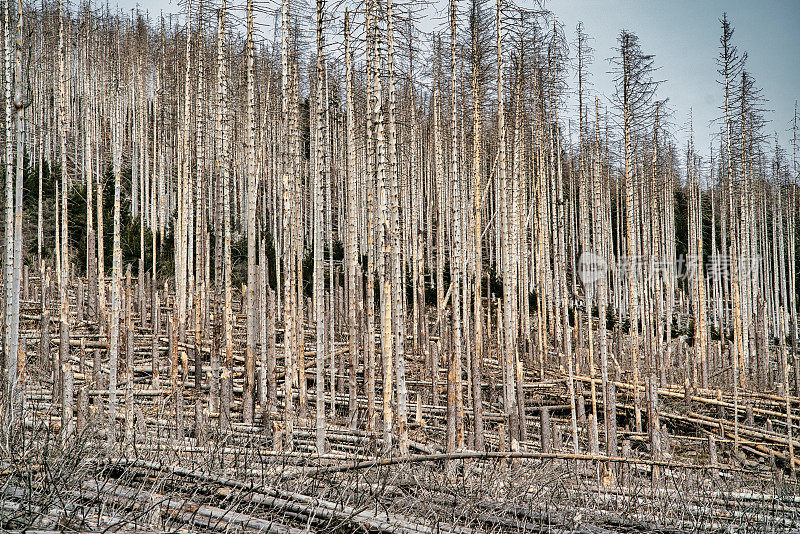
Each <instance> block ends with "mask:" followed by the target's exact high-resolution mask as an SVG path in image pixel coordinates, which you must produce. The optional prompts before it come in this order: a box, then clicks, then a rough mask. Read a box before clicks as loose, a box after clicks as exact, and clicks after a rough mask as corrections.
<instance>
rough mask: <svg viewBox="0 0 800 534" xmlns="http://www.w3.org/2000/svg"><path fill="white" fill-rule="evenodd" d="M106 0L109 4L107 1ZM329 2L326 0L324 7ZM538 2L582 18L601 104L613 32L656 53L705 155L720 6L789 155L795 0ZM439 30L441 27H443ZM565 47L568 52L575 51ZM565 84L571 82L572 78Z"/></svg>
mask: <svg viewBox="0 0 800 534" xmlns="http://www.w3.org/2000/svg"><path fill="white" fill-rule="evenodd" d="M294 1H295V0H293V3H294ZM300 1H301V2H302V1H303V0H300ZM395 1H396V3H397V0H395ZM110 2H111V5H112V7H113V5H114V0H110ZM305 3H306V4H312V5H313V0H305ZM335 3H336V2H334V1H333V0H328V5H331V6H332V5H334V4H335ZM490 3H491V2H490ZM239 4H241V6H240V5H239ZM244 4H245V0H241V1H236V0H229V5H231V6H232V7H238V8H241V7H243V5H244ZM433 4H434V5H433V6H432V7H428V8H426V9H427V11H428V12H430V13H431V14H430V15H428V14H426V13H423V14H422V15H421V16H420V19H421V22H420V26H421V27H422V28H423V29H425V30H431V29H436V28H435V27H436V25H437V24H443V23H444V19H443V17H437V16H435V15H433V14H432V13H433V12H437V13H439V14H440V15H443V14H445V13H446V12H447V11H446V9H447V7H446V6H447V3H446V1H444V0H439V1H436V2H433ZM465 4H466V3H465ZM519 4H521V5H523V6H524V5H526V4H528V5H531V6H532V5H533V3H532V0H519ZM118 5H119V7H120V8H122V9H124V10H129V9H131V8H133V7H135V6H137V5H138V6H139V8H140V9H142V10H148V11H149V12H150V15H151V17H152V16H158V14H159V13H160V12H162V11H163V12H164V13H170V12H172V13H176V12H177V13H179V12H180V11H181V10H182V9H185V7H184V8H182V7H181V5H180V4H179V3H178V0H169V1H160V2H159V1H157V0H138V1H136V0H118ZM256 5H257V6H261V7H262V8H265V9H269V10H272V9H275V8H276V7H277V6H278V3H277V2H276V1H274V0H270V1H268V2H265V1H263V0H256ZM545 7H546V8H547V9H548V10H550V11H552V12H553V13H554V14H555V15H556V16H557V17H558V18H559V20H560V21H561V22H562V23H563V25H564V31H565V33H566V36H567V40H568V41H569V42H570V43H573V42H574V39H575V26H576V24H577V23H578V21H582V22H583V24H584V28H585V32H586V34H587V35H588V36H589V37H590V39H591V41H590V44H591V46H592V47H593V48H594V50H595V52H594V56H595V59H594V64H593V65H592V66H591V69H590V71H591V81H592V83H593V85H594V87H593V89H594V90H595V91H596V92H597V93H599V94H600V95H601V102H602V101H603V100H604V99H605V101H606V103H608V100H607V97H608V96H609V95H611V94H612V92H613V82H612V76H611V74H609V71H610V68H611V67H610V64H609V62H608V61H607V59H608V58H610V57H611V56H613V55H614V53H615V52H614V47H615V46H616V40H617V37H618V36H619V33H620V30H622V29H626V30H629V31H631V32H633V33H635V34H637V35H638V36H639V40H640V45H641V48H642V50H643V51H644V52H645V53H648V54H653V55H654V56H655V61H654V66H656V67H658V68H659V70H658V71H657V72H656V74H655V77H656V78H657V79H659V80H664V83H662V84H661V87H660V89H659V91H658V95H657V98H659V99H664V98H668V99H669V104H668V105H669V107H670V108H671V109H672V110H673V116H672V119H671V122H672V125H673V126H672V128H671V130H672V132H673V133H674V134H675V138H676V140H677V141H678V142H679V143H680V149H681V151H682V152H683V150H684V147H685V146H686V140H687V138H688V119H689V111H690V109H691V110H692V115H693V117H694V133H695V146H696V150H697V152H698V153H700V154H701V155H703V156H704V158H706V159H707V156H708V152H709V145H710V143H712V142H713V143H714V150H715V152H716V151H717V149H718V145H719V142H718V141H714V140H713V139H714V138H713V134H714V133H715V132H717V131H718V127H717V126H716V125H714V124H711V121H713V120H714V119H715V118H717V117H719V116H720V115H721V112H720V110H719V106H720V103H721V100H722V90H721V87H720V85H719V84H718V83H717V77H718V75H717V72H716V69H717V65H716V58H717V57H718V54H719V36H720V23H719V19H720V18H721V17H722V13H723V12H724V11H725V12H727V14H728V19H729V20H730V21H731V23H732V24H733V27H734V29H735V33H734V43H735V44H736V46H737V47H738V48H739V51H740V52H745V51H746V52H747V54H748V60H747V65H746V68H747V70H748V71H749V72H750V73H751V74H752V75H753V77H754V78H755V81H756V85H757V86H758V87H760V88H762V89H763V96H764V97H765V98H766V99H767V102H766V104H765V106H764V107H765V108H767V109H768V110H771V111H769V112H767V114H766V118H767V120H768V121H769V122H768V124H767V126H766V130H765V132H766V133H767V134H768V135H769V136H770V137H771V136H772V135H773V134H774V133H775V132H777V134H778V137H779V141H780V143H781V145H782V147H783V148H784V150H785V151H786V152H787V153H788V154H789V155H790V156H791V146H790V140H791V133H790V132H789V131H788V130H789V129H790V127H791V121H792V117H793V115H794V106H795V101H796V100H798V99H800V66H799V63H798V55H800V0H762V1H760V2H753V1H751V0H728V1H723V0H667V1H664V0H661V1H658V2H656V1H637V0H550V1H547V2H546V4H545ZM263 20H266V18H264V19H263ZM439 29H441V30H445V28H444V27H442V28H439ZM266 33H267V34H269V33H270V32H269V31H267V32H266ZM571 53H572V54H573V55H574V53H575V51H574V49H573V50H571ZM570 83H571V85H573V86H574V85H576V84H577V82H576V80H575V79H573V80H571V81H570ZM568 105H569V107H570V108H571V109H570V110H569V113H567V114H566V116H569V115H576V114H577V113H576V111H575V110H574V109H572V108H575V107H577V104H575V103H574V102H572V101H570V102H568Z"/></svg>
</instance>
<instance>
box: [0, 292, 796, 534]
mask: <svg viewBox="0 0 800 534" xmlns="http://www.w3.org/2000/svg"><path fill="white" fill-rule="evenodd" d="M54 300H55V299H54ZM73 309H74V308H73ZM53 311H54V312H57V310H55V309H54V310H53ZM237 317H238V320H237V323H236V324H237V330H236V333H235V339H236V340H237V342H238V343H239V345H241V340H242V338H243V325H244V316H242V315H240V314H238V315H237ZM73 319H74V321H73V327H72V328H71V331H70V345H71V351H70V364H71V368H72V369H73V370H74V373H73V379H74V390H75V391H76V398H75V399H73V405H74V412H75V422H74V432H73V433H72V434H71V435H70V436H69V437H66V438H65V436H64V432H63V429H62V425H61V421H62V407H61V403H60V399H58V397H57V395H56V396H54V395H53V379H52V376H53V373H52V369H53V361H52V360H53V359H54V358H56V359H57V357H58V356H57V354H58V332H57V328H51V331H50V337H49V340H45V341H44V344H42V340H41V339H40V338H41V333H42V313H41V306H40V305H39V304H38V303H37V302H35V301H26V302H25V306H24V309H23V314H22V339H23V340H24V343H23V347H24V348H25V349H26V367H25V381H24V389H25V405H24V424H22V425H20V427H19V428H21V430H20V431H18V432H15V433H14V435H12V436H11V438H10V440H9V442H8V443H5V444H3V445H2V452H1V453H0V464H1V465H0V529H2V530H4V531H5V530H20V531H22V530H25V531H32V530H38V531H70V532H98V533H99V532H128V531H137V532H156V531H157V532H163V531H169V532H189V531H202V532H272V533H300V532H383V533H438V532H453V533H467V532H552V533H567V532H576V533H587V534H588V533H592V534H601V533H607V532H676V533H677V532H786V531H793V530H794V531H800V493H799V492H798V491H797V490H798V486H797V485H796V483H795V481H794V480H793V478H792V477H791V475H790V472H789V469H787V462H786V460H787V458H788V454H787V445H788V441H787V438H786V436H785V433H784V434H781V433H780V432H778V431H774V432H773V430H772V428H773V427H772V425H773V424H775V425H778V424H780V420H781V417H783V421H784V422H785V417H786V416H785V397H778V396H775V395H772V394H768V393H764V392H755V391H746V392H742V393H741V397H740V398H741V399H742V400H741V403H740V404H739V406H737V408H739V409H740V417H739V418H736V420H735V419H734V417H733V410H732V409H731V407H732V406H734V404H733V402H734V400H733V399H731V395H729V394H726V395H722V394H721V393H717V394H715V392H714V391H713V390H693V391H691V392H690V393H691V394H690V395H689V396H688V397H687V396H686V392H685V391H684V390H683V388H678V387H664V388H659V390H658V396H659V417H660V420H661V422H662V423H663V427H662V429H663V433H662V435H661V443H662V450H661V451H658V454H656V455H654V454H653V451H652V450H651V446H650V443H651V442H650V438H649V437H648V434H647V433H646V432H635V431H633V430H631V429H630V428H631V427H632V426H633V425H632V423H630V421H631V420H632V419H633V418H632V411H633V406H632V404H633V399H632V397H633V395H632V394H631V391H632V386H631V385H630V384H629V383H627V382H626V381H625V380H624V378H625V377H622V378H623V380H621V381H619V382H617V387H616V392H617V393H616V395H617V413H618V421H619V423H620V425H619V427H620V429H619V431H618V438H619V440H620V442H621V447H620V449H621V452H620V454H619V455H618V456H613V457H608V456H604V455H602V454H600V452H599V451H603V450H605V447H604V443H605V441H604V440H605V438H604V429H603V428H602V427H603V425H602V424H601V425H600V427H601V428H600V430H599V437H600V443H597V444H593V443H591V440H590V432H589V430H590V425H589V424H588V421H590V420H591V418H590V417H587V413H588V415H591V412H592V408H591V395H590V393H589V392H590V387H589V384H590V383H591V379H590V378H588V377H583V376H578V377H576V383H578V384H579V387H578V395H579V397H578V398H579V403H578V404H579V406H578V408H579V409H578V417H577V418H578V438H579V442H578V451H579V453H578V454H576V453H575V448H574V442H573V440H572V436H571V430H570V429H571V411H570V400H569V393H568V391H569V390H568V387H567V384H568V381H567V379H566V377H565V376H564V375H563V373H561V372H553V373H551V374H550V375H548V376H546V377H545V379H544V380H542V379H540V378H537V377H535V376H534V375H530V376H529V375H528V374H527V372H526V374H525V384H524V388H525V402H526V412H527V415H528V417H527V420H526V431H527V432H526V433H527V439H526V440H524V441H521V442H520V443H519V450H518V451H514V452H509V451H508V447H507V446H506V444H505V443H506V439H505V435H506V433H505V430H504V425H503V422H504V421H505V418H504V417H503V414H502V407H501V405H500V401H499V400H498V398H497V395H496V394H493V393H492V389H493V388H494V384H495V383H497V384H499V383H500V382H499V381H498V380H497V379H496V378H492V377H497V376H500V373H499V370H498V366H497V361H496V360H493V359H491V358H487V359H486V361H485V366H486V368H485V376H486V377H487V386H486V389H487V394H486V395H485V401H484V412H485V419H486V429H487V431H486V448H487V450H488V451H489V452H486V453H477V452H474V451H471V450H469V447H470V446H471V444H472V441H473V437H472V436H468V438H467V447H466V448H465V449H463V450H460V451H457V452H456V453H455V454H451V455H447V454H445V453H444V451H445V443H446V408H445V407H444V406H442V405H432V404H425V402H429V401H430V398H431V396H430V394H429V391H430V388H431V382H430V381H427V382H426V381H425V380H424V373H423V368H422V367H423V362H422V360H423V359H422V358H415V357H414V356H413V355H410V356H409V358H408V369H407V372H408V378H409V380H408V387H409V393H410V395H409V397H410V401H411V406H410V407H409V411H410V412H411V415H410V420H409V423H410V439H411V455H410V456H408V457H405V458H401V457H398V456H397V455H396V452H395V453H394V454H386V453H385V452H383V451H384V449H385V447H384V443H383V440H382V435H383V433H382V431H381V430H380V429H378V430H377V431H376V432H369V431H366V430H364V429H361V430H353V429H350V428H348V427H347V419H346V410H347V397H346V394H344V393H342V394H341V395H337V402H338V404H337V412H336V415H333V416H331V415H330V414H331V412H329V415H328V418H327V421H328V423H327V441H326V443H327V451H326V453H325V454H323V455H319V454H317V453H316V448H315V434H314V432H315V427H314V417H313V415H314V414H313V405H314V403H313V399H314V395H313V394H312V392H313V387H312V386H311V385H310V386H309V402H308V406H309V408H308V413H306V414H303V415H304V417H298V418H297V419H296V421H295V423H294V428H293V432H292V434H291V437H290V439H284V440H280V439H276V432H280V424H273V422H277V421H278V420H279V417H278V416H277V414H275V416H274V417H272V418H271V419H270V418H269V417H267V418H263V417H261V416H259V417H257V418H256V419H257V422H256V423H255V424H253V425H245V424H243V423H242V417H241V407H240V403H239V394H240V393H241V373H242V371H243V366H242V363H241V362H242V360H241V357H240V356H241V347H238V348H239V352H238V353H237V355H236V356H235V358H234V364H235V365H234V398H235V402H234V407H233V409H234V412H233V422H232V425H231V428H230V429H227V430H225V431H220V429H219V426H220V425H219V424H218V422H217V421H218V415H217V414H214V413H209V412H208V408H207V406H208V403H207V401H206V400H205V399H204V398H201V399H200V404H198V405H197V406H196V405H195V400H196V394H195V392H194V390H193V386H192V385H191V384H194V381H193V380H191V373H190V374H189V375H188V376H185V377H184V378H185V382H184V383H185V384H186V386H185V387H179V389H178V391H180V392H181V395H182V402H181V403H180V404H182V405H183V414H182V416H181V419H183V421H182V422H180V423H179V422H178V421H177V419H176V415H177V413H176V406H175V404H176V402H175V399H176V390H175V389H174V388H173V387H163V385H162V387H158V388H155V387H153V385H152V383H151V382H152V380H151V379H152V373H151V370H152V369H151V349H150V347H151V345H152V341H151V339H152V331H149V332H148V330H147V328H137V329H136V330H135V336H134V340H133V341H134V342H133V350H134V384H133V387H132V388H131V389H130V390H126V387H125V386H126V384H125V383H124V381H122V382H121V383H120V384H119V393H118V398H119V399H120V408H118V410H117V415H116V418H117V425H116V426H115V428H116V429H117V430H116V439H109V431H108V429H109V428H110V425H109V423H108V416H107V415H106V414H108V389H103V387H102V386H103V382H102V380H101V381H100V382H98V383H95V382H94V380H95V378H94V377H93V375H94V374H95V373H94V372H93V371H94V370H93V366H94V365H95V362H96V361H99V362H100V365H101V374H102V373H107V367H108V359H107V358H106V357H105V350H104V347H105V345H104V343H105V342H104V341H103V340H102V339H101V336H99V335H98V334H97V332H96V328H94V325H93V323H92V322H91V321H89V320H85V319H83V318H80V317H77V316H75V317H73ZM309 336H310V330H309ZM168 342H169V339H168V338H166V337H163V338H162V339H160V340H159V345H161V349H162V352H163V353H164V354H165V355H166V353H167V350H168ZM337 346H338V344H337ZM341 346H342V347H346V343H342V344H341ZM42 347H46V348H45V349H44V352H48V354H45V355H44V357H43V354H42V352H43V350H42ZM307 354H308V353H307ZM97 355H99V359H95V358H97ZM312 359H313V356H309V355H307V356H306V363H307V365H312V363H313V362H312ZM277 363H278V371H281V370H282V359H281V358H279V359H278V362H277ZM163 365H164V367H163V369H167V370H168V367H169V363H168V360H167V358H166V356H164V364H163ZM187 367H188V368H189V369H192V368H193V366H192V365H191V364H189V365H188V366H187ZM165 374H166V373H165ZM312 375H313V374H312V373H308V375H307V377H308V379H309V383H310V384H313V376H312ZM441 377H442V378H441V379H440V380H439V385H440V386H441V387H442V388H444V387H445V385H446V370H445V369H442V370H441ZM595 380H596V379H595ZM165 381H166V380H165ZM345 381H346V379H345V377H342V382H343V383H344V382H345ZM361 383H362V373H361V371H359V393H361V389H362V388H361V385H362V384H361ZM598 383H599V382H598ZM583 385H585V387H583ZM206 387H207V384H206ZM465 388H466V385H465ZM598 389H599V386H598ZM126 391H127V392H129V398H128V399H126V397H125V393H126ZM202 397H205V395H203V396H202ZM376 397H377V398H378V399H380V398H381V397H380V395H376ZM440 398H441V399H443V398H444V396H442V395H440ZM280 399H282V397H279V404H281V401H280ZM781 399H784V400H783V401H781ZM327 400H328V404H329V401H330V397H328V399H327ZM790 400H791V402H792V403H793V404H795V405H797V403H800V399H797V398H791V399H790ZM781 402H783V403H784V404H783V406H784V412H783V414H781V413H780V411H779V410H780V406H781ZM359 403H360V405H362V406H365V405H366V400H365V399H364V398H362V397H361V396H359ZM378 405H379V406H378V410H380V401H378ZM544 408H546V409H544ZM328 409H329V406H328ZM597 411H598V413H600V414H602V407H599V408H597ZM256 413H260V412H258V410H257V411H256ZM469 413H471V412H470V410H469V409H468V406H465V415H466V417H467V420H468V421H467V423H468V424H467V427H468V428H471V427H470V425H469ZM197 416H199V417H200V422H201V424H200V425H197V424H196V421H195V418H196V417H197ZM179 426H183V427H185V432H183V433H182V435H178V433H177V429H178V428H179ZM288 437H289V436H284V438H288ZM734 439H736V440H737V441H738V443H739V447H740V448H739V451H738V452H737V453H736V454H734V453H733V447H732V443H733V441H734ZM279 442H280V444H278V443H279ZM795 443H796V442H795ZM276 444H278V445H277V446H276ZM798 446H800V443H797V444H796V445H795V447H798ZM592 450H595V452H594V453H592V452H591V451H592ZM587 451H589V452H587ZM654 458H658V459H657V460H654ZM796 461H797V460H795V462H796Z"/></svg>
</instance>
